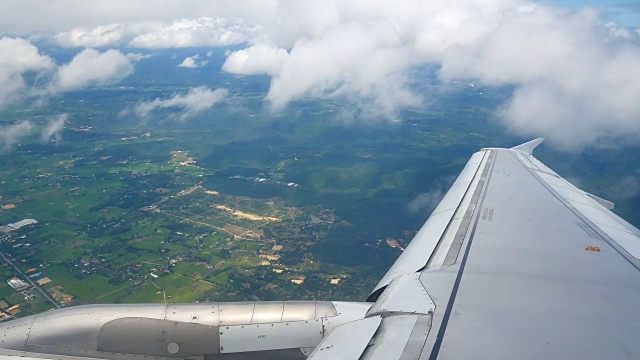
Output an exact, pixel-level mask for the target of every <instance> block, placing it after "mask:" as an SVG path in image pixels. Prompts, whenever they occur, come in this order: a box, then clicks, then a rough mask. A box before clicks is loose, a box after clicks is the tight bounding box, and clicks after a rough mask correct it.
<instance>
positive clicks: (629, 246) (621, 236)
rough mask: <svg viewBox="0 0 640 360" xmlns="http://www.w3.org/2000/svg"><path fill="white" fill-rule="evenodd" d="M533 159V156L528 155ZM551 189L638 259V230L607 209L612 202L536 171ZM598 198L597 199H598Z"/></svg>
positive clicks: (561, 179) (639, 236)
mask: <svg viewBox="0 0 640 360" xmlns="http://www.w3.org/2000/svg"><path fill="white" fill-rule="evenodd" d="M530 158H531V159H534V158H533V156H530ZM537 174H538V175H539V176H540V178H541V179H542V180H544V181H545V182H546V183H547V184H548V185H549V186H551V188H552V189H553V190H555V191H556V193H558V194H559V195H560V196H562V198H564V199H565V200H566V201H568V202H569V204H571V205H572V206H573V207H574V208H575V209H576V210H577V211H579V212H580V213H581V214H582V215H584V216H585V217H586V218H587V219H589V221H591V222H592V223H593V224H594V225H596V226H597V227H598V228H600V230H602V231H603V232H604V233H605V234H607V236H609V237H610V238H611V239H612V240H613V241H615V242H616V243H617V244H618V245H620V246H621V247H622V248H623V249H624V250H626V251H627V252H628V253H629V254H630V255H631V256H633V257H634V258H636V259H640V231H638V229H636V228H635V227H633V226H632V225H630V224H629V223H627V222H626V221H624V220H622V219H621V218H620V217H618V216H617V215H615V214H614V213H612V212H611V211H610V210H609V209H608V207H609V206H608V204H607V203H609V204H610V206H611V207H612V206H613V203H610V202H607V201H606V200H603V199H600V198H597V197H595V196H594V195H591V194H588V193H586V192H585V191H583V190H581V189H579V188H577V187H575V186H574V185H572V184H571V183H569V182H568V181H567V180H565V179H563V178H560V177H555V176H552V175H549V174H546V173H543V172H537ZM598 199H599V200H598Z"/></svg>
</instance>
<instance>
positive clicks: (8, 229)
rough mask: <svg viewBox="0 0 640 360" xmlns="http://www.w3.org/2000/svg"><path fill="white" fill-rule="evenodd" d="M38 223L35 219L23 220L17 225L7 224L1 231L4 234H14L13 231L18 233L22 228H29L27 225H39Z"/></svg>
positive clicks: (16, 223) (1, 227) (0, 227)
mask: <svg viewBox="0 0 640 360" xmlns="http://www.w3.org/2000/svg"><path fill="white" fill-rule="evenodd" d="M37 223H38V222H37V221H36V220H34V219H23V220H20V221H18V222H15V223H11V224H7V225H4V226H0V231H1V232H4V233H8V232H12V231H16V230H18V229H20V228H21V227H24V226H27V225H33V224H37Z"/></svg>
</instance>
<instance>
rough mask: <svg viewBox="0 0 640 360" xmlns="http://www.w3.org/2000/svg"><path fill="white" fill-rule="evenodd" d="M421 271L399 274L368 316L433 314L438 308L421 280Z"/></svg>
mask: <svg viewBox="0 0 640 360" xmlns="http://www.w3.org/2000/svg"><path fill="white" fill-rule="evenodd" d="M419 278H420V273H414V274H408V275H403V276H399V277H397V278H395V279H393V281H391V283H390V284H389V285H388V286H387V287H386V289H384V291H383V292H382V294H381V295H380V297H379V298H378V300H377V301H376V302H375V303H374V304H373V306H372V307H371V309H369V312H368V313H367V317H370V316H377V315H382V316H387V315H393V314H424V315H426V314H432V313H433V312H434V311H435V309H436V304H434V303H433V301H432V300H431V297H430V296H429V293H427V290H426V289H425V288H424V286H422V283H421V282H420V279H419Z"/></svg>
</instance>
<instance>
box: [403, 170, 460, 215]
mask: <svg viewBox="0 0 640 360" xmlns="http://www.w3.org/2000/svg"><path fill="white" fill-rule="evenodd" d="M454 180H455V177H446V178H441V179H439V180H438V181H437V182H436V184H435V186H434V187H433V188H432V189H431V190H429V191H427V192H425V193H421V194H418V196H416V197H415V198H414V199H413V200H411V201H410V202H409V204H407V209H408V210H409V212H411V213H414V214H415V213H424V214H425V215H428V214H430V213H431V212H432V211H433V210H434V209H435V208H436V206H438V204H439V203H440V201H441V200H442V198H444V196H445V195H446V194H447V191H448V190H449V188H450V187H451V184H453V181H454Z"/></svg>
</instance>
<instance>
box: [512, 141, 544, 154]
mask: <svg viewBox="0 0 640 360" xmlns="http://www.w3.org/2000/svg"><path fill="white" fill-rule="evenodd" d="M543 141H544V138H537V139H533V140H531V141H528V142H526V143H524V144H520V145H518V146H514V147H512V148H511V149H512V150H517V151H522V152H523V153H525V154H531V153H532V152H533V150H534V149H535V148H536V147H538V145H540V144H541V143H542V142H543Z"/></svg>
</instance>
